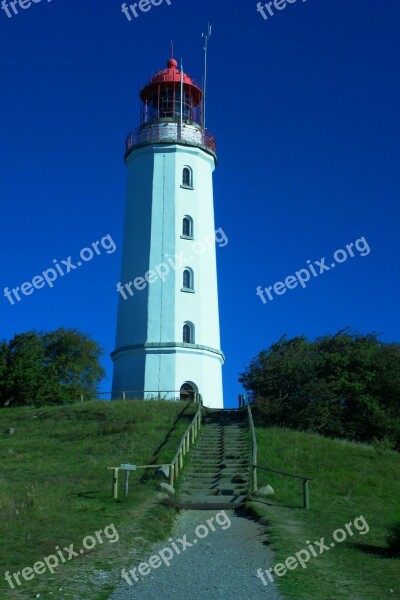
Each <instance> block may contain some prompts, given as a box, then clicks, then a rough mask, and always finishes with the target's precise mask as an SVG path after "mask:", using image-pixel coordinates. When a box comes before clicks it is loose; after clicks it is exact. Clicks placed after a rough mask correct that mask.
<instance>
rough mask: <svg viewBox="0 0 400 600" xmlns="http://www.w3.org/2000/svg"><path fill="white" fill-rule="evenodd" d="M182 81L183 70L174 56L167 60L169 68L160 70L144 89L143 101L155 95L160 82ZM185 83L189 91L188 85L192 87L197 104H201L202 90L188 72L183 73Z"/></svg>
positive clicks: (141, 95) (142, 93)
mask: <svg viewBox="0 0 400 600" xmlns="http://www.w3.org/2000/svg"><path fill="white" fill-rule="evenodd" d="M180 82H181V71H180V70H179V69H178V63H177V61H176V60H175V59H174V58H170V59H169V61H168V62H167V68H166V69H164V70H163V71H158V73H156V74H155V75H154V76H153V77H151V78H150V83H149V85H147V86H146V87H144V88H143V89H142V91H141V93H140V97H141V99H142V100H143V101H145V100H146V99H147V98H149V97H150V96H152V95H153V93H154V92H155V91H156V90H157V88H158V85H159V84H162V83H166V84H169V83H170V84H175V83H180ZM183 83H184V85H185V91H186V92H188V91H189V90H188V87H187V86H190V87H191V90H190V93H191V95H192V96H193V99H194V102H195V104H200V102H201V96H202V92H201V90H200V88H198V87H197V85H196V84H195V83H194V81H193V79H192V78H191V77H190V76H189V75H187V74H186V73H183Z"/></svg>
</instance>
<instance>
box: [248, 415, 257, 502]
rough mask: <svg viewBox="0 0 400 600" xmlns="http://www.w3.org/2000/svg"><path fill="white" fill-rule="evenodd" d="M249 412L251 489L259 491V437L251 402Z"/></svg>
mask: <svg viewBox="0 0 400 600" xmlns="http://www.w3.org/2000/svg"><path fill="white" fill-rule="evenodd" d="M247 414H248V417H249V427H250V432H251V489H252V492H253V493H255V492H256V491H257V437H256V429H255V427H254V421H253V414H252V412H251V408H250V404H248V405H247Z"/></svg>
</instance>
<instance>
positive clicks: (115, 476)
mask: <svg viewBox="0 0 400 600" xmlns="http://www.w3.org/2000/svg"><path fill="white" fill-rule="evenodd" d="M118 475H119V469H113V472H112V495H113V498H114V500H117V499H118Z"/></svg>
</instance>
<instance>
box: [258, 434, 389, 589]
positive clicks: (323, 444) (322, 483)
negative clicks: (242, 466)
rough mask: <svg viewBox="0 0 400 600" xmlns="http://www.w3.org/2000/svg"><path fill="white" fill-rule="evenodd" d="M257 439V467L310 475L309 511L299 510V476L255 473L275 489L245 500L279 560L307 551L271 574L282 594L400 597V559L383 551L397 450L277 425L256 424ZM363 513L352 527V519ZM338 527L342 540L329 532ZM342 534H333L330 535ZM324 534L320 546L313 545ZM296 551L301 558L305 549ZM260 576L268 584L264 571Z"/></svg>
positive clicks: (279, 561)
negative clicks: (268, 494) (301, 561)
mask: <svg viewBox="0 0 400 600" xmlns="http://www.w3.org/2000/svg"><path fill="white" fill-rule="evenodd" d="M257 440H258V459H259V461H258V462H259V465H260V466H265V467H271V468H275V469H278V470H282V471H286V472H291V473H294V474H300V475H306V476H309V477H313V478H315V481H314V482H310V484H309V485H310V510H308V511H307V510H304V509H302V508H301V507H302V503H303V497H302V482H301V480H298V479H290V478H287V477H283V476H281V475H277V474H274V473H268V472H265V471H264V472H263V471H259V486H262V485H266V484H267V483H268V484H270V485H271V486H272V487H273V488H274V490H275V495H274V496H272V497H266V498H265V499H263V500H262V501H257V502H252V503H251V504H250V507H251V509H252V510H254V511H255V512H256V513H257V515H258V516H261V517H263V518H264V519H265V522H266V525H267V529H268V532H269V542H270V543H271V544H272V547H273V549H274V550H275V552H276V560H277V562H278V563H284V562H285V560H286V559H287V558H288V557H289V556H295V554H296V553H298V552H299V551H301V550H306V551H307V552H308V553H309V555H310V559H309V560H308V561H305V568H302V566H301V564H298V565H297V567H294V563H291V562H290V561H289V563H288V564H289V566H290V567H291V568H286V569H282V570H281V571H280V573H281V574H280V575H276V574H275V573H272V576H273V579H274V580H275V581H276V582H277V584H278V586H279V589H280V590H281V592H282V593H283V594H284V595H285V597H286V598H287V599H288V600H292V599H296V600H314V599H315V600H337V599H338V598H341V600H375V599H380V600H385V599H389V598H391V599H392V600H393V599H394V598H396V599H397V598H400V576H399V574H400V559H399V558H397V559H396V558H391V557H390V556H388V553H387V543H386V534H387V525H388V523H389V522H390V521H391V519H393V518H394V517H395V516H396V515H397V518H399V517H400V478H399V475H400V455H399V454H398V453H395V452H392V451H390V450H389V451H388V450H385V448H384V447H382V445H378V446H377V447H373V446H368V445H363V444H355V443H351V442H347V441H343V440H333V439H328V438H324V437H322V436H319V435H312V434H308V433H302V432H298V431H293V430H289V429H281V428H277V427H274V428H264V427H257ZM361 516H362V517H363V519H359V520H358V521H357V523H356V525H357V526H358V529H357V527H356V526H354V521H355V519H357V518H359V517H361ZM364 520H365V522H366V523H367V526H364V525H363V522H364ZM348 523H352V524H353V525H352V527H351V530H352V532H353V534H352V535H350V533H349V531H348V530H347V529H346V524H348ZM338 529H341V530H343V531H344V536H345V539H343V541H336V540H335V538H334V537H333V533H334V532H335V531H336V530H338ZM344 536H343V534H342V533H338V534H337V536H336V537H337V538H338V539H341V538H343V537H344ZM323 537H324V538H325V540H324V543H325V546H327V548H326V549H325V548H324V547H321V546H320V545H318V544H315V541H317V542H320V541H321V538H323ZM334 540H335V541H334ZM308 544H311V546H312V547H313V548H314V549H315V550H316V553H317V556H313V552H312V550H311V549H310V548H309V546H308ZM331 544H334V546H332V545H331ZM321 550H322V553H321ZM301 556H304V557H305V558H307V555H306V554H304V553H303V555H301ZM260 567H261V568H263V565H260ZM264 568H265V567H264ZM278 571H279V568H278ZM265 579H266V582H267V585H268V583H269V579H268V576H265ZM264 587H265V586H264ZM260 589H263V583H262V581H261V579H260Z"/></svg>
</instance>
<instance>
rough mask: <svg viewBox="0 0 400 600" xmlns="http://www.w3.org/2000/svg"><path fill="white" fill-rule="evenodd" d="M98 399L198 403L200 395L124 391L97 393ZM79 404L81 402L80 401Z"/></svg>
mask: <svg viewBox="0 0 400 600" xmlns="http://www.w3.org/2000/svg"><path fill="white" fill-rule="evenodd" d="M97 395H98V396H99V397H101V396H109V397H110V399H111V400H124V401H125V400H168V401H171V402H174V401H179V400H184V401H189V400H190V399H192V400H193V401H194V402H198V401H199V400H198V397H199V396H200V394H199V393H198V392H194V391H190V390H124V391H116V392H115V391H114V392H98V394H97ZM81 402H83V400H82V399H81Z"/></svg>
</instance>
